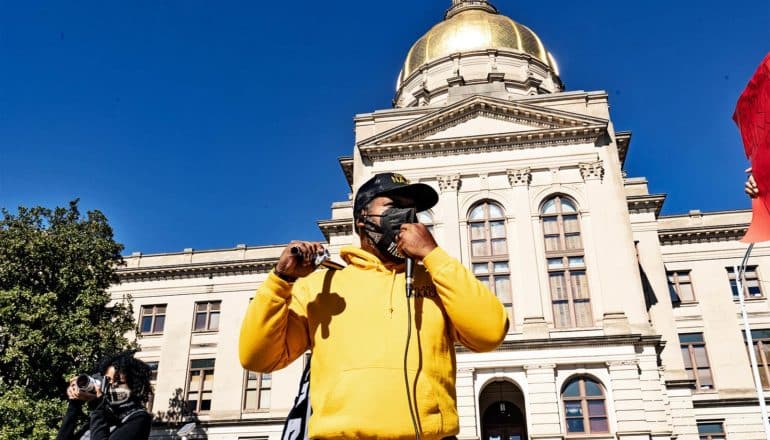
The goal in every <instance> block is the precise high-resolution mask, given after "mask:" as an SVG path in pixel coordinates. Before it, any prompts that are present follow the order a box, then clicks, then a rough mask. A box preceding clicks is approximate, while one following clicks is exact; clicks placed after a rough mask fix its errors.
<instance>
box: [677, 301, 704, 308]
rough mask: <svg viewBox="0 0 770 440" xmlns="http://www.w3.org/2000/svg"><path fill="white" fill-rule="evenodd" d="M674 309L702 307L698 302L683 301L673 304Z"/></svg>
mask: <svg viewBox="0 0 770 440" xmlns="http://www.w3.org/2000/svg"><path fill="white" fill-rule="evenodd" d="M671 305H672V306H674V307H695V306H698V305H700V303H699V302H698V301H681V302H675V303H672V304H671Z"/></svg>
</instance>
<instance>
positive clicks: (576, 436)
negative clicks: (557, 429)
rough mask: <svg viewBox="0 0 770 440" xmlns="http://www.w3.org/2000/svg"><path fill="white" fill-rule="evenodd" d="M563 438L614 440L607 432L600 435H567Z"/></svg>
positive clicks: (571, 439) (574, 439) (573, 439)
mask: <svg viewBox="0 0 770 440" xmlns="http://www.w3.org/2000/svg"><path fill="white" fill-rule="evenodd" d="M564 438H566V439H568V440H578V439H592V440H604V439H608V440H609V439H613V440H614V439H615V436H614V435H612V434H610V433H609V432H606V433H602V434H567V435H566V436H564Z"/></svg>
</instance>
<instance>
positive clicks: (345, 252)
mask: <svg viewBox="0 0 770 440" xmlns="http://www.w3.org/2000/svg"><path fill="white" fill-rule="evenodd" d="M340 257H341V258H342V260H343V261H345V263H347V264H349V265H351V266H356V267H358V268H360V269H364V270H377V271H380V272H387V273H391V272H393V271H396V272H402V271H403V270H404V263H383V262H382V261H381V260H380V259H379V258H377V256H376V255H374V254H372V253H369V252H367V251H365V250H363V249H361V248H359V247H355V246H345V247H343V248H342V249H341V250H340Z"/></svg>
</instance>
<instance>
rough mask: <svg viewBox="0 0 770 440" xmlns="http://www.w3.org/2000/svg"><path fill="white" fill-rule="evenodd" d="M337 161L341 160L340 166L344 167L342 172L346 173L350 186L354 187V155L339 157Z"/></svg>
mask: <svg viewBox="0 0 770 440" xmlns="http://www.w3.org/2000/svg"><path fill="white" fill-rule="evenodd" d="M337 162H339V164H340V168H342V173H343V174H344V175H345V180H347V182H348V186H349V187H350V188H351V189H353V157H352V156H343V157H340V158H337Z"/></svg>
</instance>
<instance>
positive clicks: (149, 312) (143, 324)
mask: <svg viewBox="0 0 770 440" xmlns="http://www.w3.org/2000/svg"><path fill="white" fill-rule="evenodd" d="M165 324H166V305H165V304H155V305H149V306H142V309H141V311H140V312H139V333H141V334H143V335H160V334H163V326H164V325H165Z"/></svg>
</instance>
